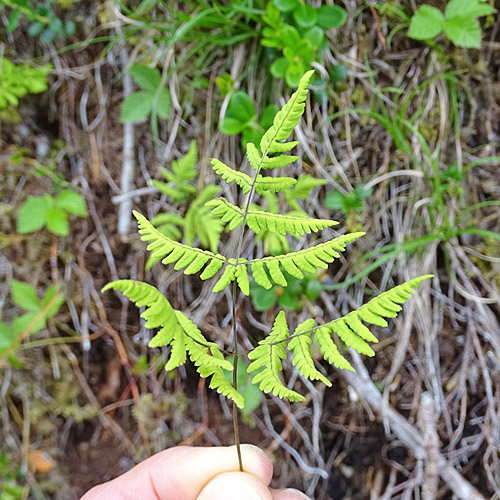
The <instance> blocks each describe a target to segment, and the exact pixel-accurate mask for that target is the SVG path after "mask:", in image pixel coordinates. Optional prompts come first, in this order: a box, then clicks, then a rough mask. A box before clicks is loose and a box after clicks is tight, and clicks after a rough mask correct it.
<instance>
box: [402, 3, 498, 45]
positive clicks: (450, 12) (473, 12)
mask: <svg viewBox="0 0 500 500" xmlns="http://www.w3.org/2000/svg"><path fill="white" fill-rule="evenodd" d="M495 12H496V9H495V8H494V7H492V6H491V5H489V4H488V3H487V2H486V0H450V1H449V2H448V3H447V5H446V8H445V10H444V14H443V13H442V12H441V11H440V10H439V9H438V8H437V7H433V6H432V5H422V6H420V7H419V9H418V10H417V12H415V14H414V15H413V17H412V18H411V22H410V29H409V31H408V36H409V37H410V38H414V39H415V40H432V39H433V38H435V37H436V36H438V35H439V34H440V33H442V32H443V31H444V33H445V35H446V36H447V37H448V38H449V39H450V40H451V41H452V42H453V43H454V44H455V45H457V46H458V47H470V48H474V49H479V48H481V26H480V24H479V21H478V20H477V18H478V17H482V16H487V15H489V14H493V13H495Z"/></svg>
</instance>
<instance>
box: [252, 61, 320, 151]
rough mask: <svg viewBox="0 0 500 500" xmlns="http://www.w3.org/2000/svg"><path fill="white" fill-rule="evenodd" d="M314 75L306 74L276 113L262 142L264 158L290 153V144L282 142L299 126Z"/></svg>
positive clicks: (311, 72) (261, 148)
mask: <svg viewBox="0 0 500 500" xmlns="http://www.w3.org/2000/svg"><path fill="white" fill-rule="evenodd" d="M313 74H314V71H312V70H311V71H308V72H307V73H305V74H304V76H303V77H302V78H301V79H300V82H299V86H298V88H297V90H296V91H295V92H294V93H293V94H292V97H291V98H290V100H289V101H288V102H287V103H286V104H285V105H284V106H283V108H282V109H281V110H280V111H278V113H276V116H275V117H274V121H273V125H272V126H271V127H270V128H269V129H268V130H267V132H266V133H265V134H264V135H263V137H262V139H261V141H260V150H261V151H262V153H263V157H264V158H267V155H269V154H271V153H283V152H284V151H289V149H288V148H289V144H283V143H281V142H280V141H283V140H285V139H288V137H290V134H291V133H292V130H293V129H294V128H295V127H296V126H297V125H298V124H299V121H300V117H301V116H302V114H303V113H304V108H305V102H306V98H307V87H308V86H309V82H310V81H311V78H312V76H313Z"/></svg>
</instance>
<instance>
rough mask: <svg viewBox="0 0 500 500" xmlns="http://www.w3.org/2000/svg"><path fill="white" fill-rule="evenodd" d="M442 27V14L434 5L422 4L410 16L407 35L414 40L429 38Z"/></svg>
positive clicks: (436, 33)
mask: <svg viewBox="0 0 500 500" xmlns="http://www.w3.org/2000/svg"><path fill="white" fill-rule="evenodd" d="M443 29H444V15H443V13H442V12H441V11H440V10H439V9H437V8H436V7H432V6H431V5H422V6H421V7H420V8H419V9H418V10H417V12H415V14H414V15H413V17H412V18H411V23H410V29H409V30H408V36H409V37H410V38H414V39H415V40H429V39H431V38H434V37H435V36H437V35H439V33H441V31H443Z"/></svg>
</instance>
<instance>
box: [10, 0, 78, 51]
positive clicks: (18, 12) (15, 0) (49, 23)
mask: <svg viewBox="0 0 500 500" xmlns="http://www.w3.org/2000/svg"><path fill="white" fill-rule="evenodd" d="M1 3H2V4H3V5H4V6H5V7H8V8H10V9H11V13H10V16H9V20H8V23H7V29H8V30H9V31H14V30H15V29H16V28H17V26H18V24H19V21H20V19H21V16H23V15H24V16H26V19H27V20H28V21H30V22H31V26H30V27H29V29H28V33H29V34H30V35H31V36H40V40H41V41H42V42H45V43H49V42H53V41H54V40H56V39H58V38H67V37H68V36H71V35H72V34H73V33H74V32H75V23H74V22H73V21H71V20H68V21H61V19H59V18H58V17H57V16H56V14H55V13H54V11H53V10H52V7H51V4H53V1H52V0H45V1H44V2H40V1H39V0H37V1H36V2H31V1H30V0H2V2H1Z"/></svg>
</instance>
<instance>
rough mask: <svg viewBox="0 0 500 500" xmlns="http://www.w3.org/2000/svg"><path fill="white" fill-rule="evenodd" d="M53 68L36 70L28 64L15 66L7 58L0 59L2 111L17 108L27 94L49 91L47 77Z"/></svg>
mask: <svg viewBox="0 0 500 500" xmlns="http://www.w3.org/2000/svg"><path fill="white" fill-rule="evenodd" d="M51 69H52V66H51V65H50V64H46V65H44V66H41V67H39V68H34V67H32V66H30V65H29V64H27V63H19V64H14V63H13V62H11V61H9V60H8V59H6V58H5V57H2V58H1V59H0V109H5V108H7V106H14V107H17V106H18V104H19V99H21V98H22V97H24V96H25V95H26V94H39V93H41V92H45V91H46V90H47V75H48V74H49V72H50V70H51Z"/></svg>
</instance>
